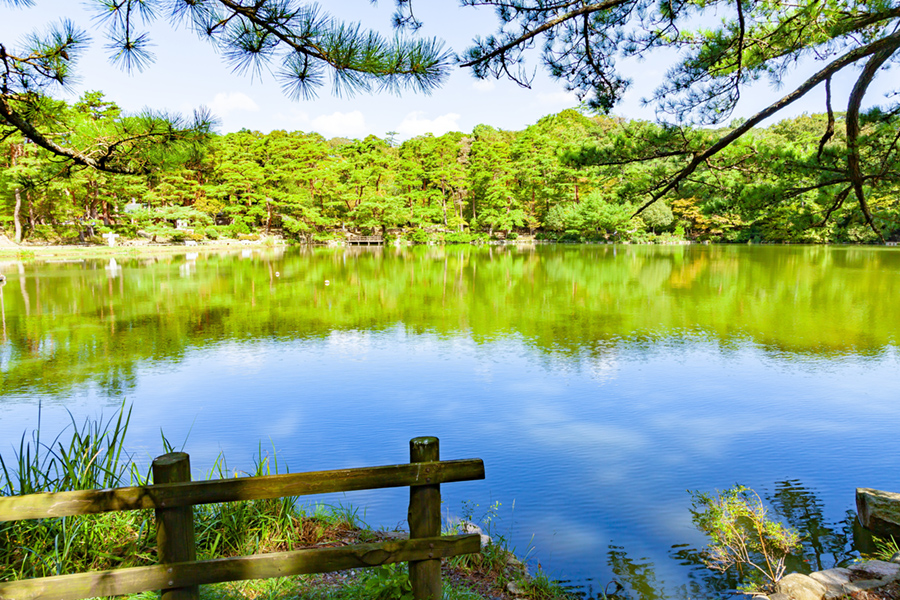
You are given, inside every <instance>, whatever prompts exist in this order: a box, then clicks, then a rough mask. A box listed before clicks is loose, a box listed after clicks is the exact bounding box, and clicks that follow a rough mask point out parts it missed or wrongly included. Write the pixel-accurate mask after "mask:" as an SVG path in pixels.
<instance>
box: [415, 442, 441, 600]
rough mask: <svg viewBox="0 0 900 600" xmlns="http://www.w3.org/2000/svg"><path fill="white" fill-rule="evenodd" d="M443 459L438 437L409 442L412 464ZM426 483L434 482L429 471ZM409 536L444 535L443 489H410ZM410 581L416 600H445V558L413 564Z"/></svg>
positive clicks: (428, 486)
mask: <svg viewBox="0 0 900 600" xmlns="http://www.w3.org/2000/svg"><path fill="white" fill-rule="evenodd" d="M438 460H440V448H439V444H438V439H437V438H436V437H418V438H413V439H411V440H409V462H411V463H418V462H433V461H438ZM425 478H426V479H425V480H426V481H431V478H430V477H429V476H428V469H427V468H426V471H425ZM408 521H409V537H410V539H414V538H423V537H435V536H439V535H441V486H440V484H435V485H420V486H414V487H410V488H409V515H408ZM409 581H410V583H411V584H412V592H413V598H415V600H441V559H440V558H437V559H433V560H414V561H413V560H411V561H409Z"/></svg>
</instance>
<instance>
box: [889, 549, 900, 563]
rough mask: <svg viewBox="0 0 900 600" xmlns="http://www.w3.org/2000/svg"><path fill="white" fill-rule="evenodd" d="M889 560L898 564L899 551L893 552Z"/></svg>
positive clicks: (899, 561) (899, 560) (899, 559)
mask: <svg viewBox="0 0 900 600" xmlns="http://www.w3.org/2000/svg"><path fill="white" fill-rule="evenodd" d="M891 562H892V563H898V564H900V552H895V553H894V555H893V556H892V557H891Z"/></svg>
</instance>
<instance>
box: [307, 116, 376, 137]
mask: <svg viewBox="0 0 900 600" xmlns="http://www.w3.org/2000/svg"><path fill="white" fill-rule="evenodd" d="M312 128H313V129H314V130H315V131H318V132H319V133H321V134H322V135H324V136H325V137H327V138H333V137H348V138H356V137H362V136H364V135H365V134H366V119H365V117H363V114H362V113H361V112H360V111H358V110H354V111H353V112H349V113H342V112H335V113H332V114H330V115H321V116H318V117H316V118H315V119H313V120H312Z"/></svg>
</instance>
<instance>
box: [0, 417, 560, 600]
mask: <svg viewBox="0 0 900 600" xmlns="http://www.w3.org/2000/svg"><path fill="white" fill-rule="evenodd" d="M130 415H131V410H130V409H127V408H126V407H125V405H124V404H123V405H122V407H121V408H120V409H119V411H118V412H117V413H116V414H115V415H113V416H112V417H111V418H109V419H107V420H104V419H103V418H102V417H100V418H99V419H96V420H92V419H87V420H85V421H84V422H83V423H82V424H81V425H79V424H78V423H77V422H76V420H75V417H74V416H72V423H71V424H70V426H69V427H68V428H67V429H66V430H65V431H64V432H62V433H60V434H59V435H57V436H56V437H55V438H54V439H53V440H52V441H45V440H44V439H42V437H41V432H40V427H39V428H38V429H37V430H35V431H34V432H33V433H32V435H31V439H30V440H29V439H28V438H27V436H26V435H25V434H23V435H22V438H21V440H20V443H19V445H18V448H17V449H16V450H15V452H14V456H13V457H12V459H11V460H9V461H7V460H4V459H3V457H2V456H0V496H11V495H23V494H34V493H43V492H62V491H70V490H83V489H94V488H98V489H99V488H112V487H120V486H126V485H146V484H148V483H149V482H150V479H151V478H150V474H149V472H144V467H143V466H142V464H141V463H140V462H139V461H135V457H134V456H133V455H130V454H129V453H128V452H127V450H126V447H125V435H126V433H127V430H128V425H129V421H130ZM64 435H65V436H68V437H64ZM162 446H163V448H164V450H165V451H172V450H173V449H172V447H171V445H170V444H169V443H168V441H167V440H166V439H165V437H163V438H162ZM279 472H284V470H283V467H281V466H280V465H279V464H278V458H277V455H276V454H275V453H274V452H273V453H272V454H271V455H263V453H262V450H260V453H259V454H258V455H257V456H256V457H255V458H254V463H253V465H252V467H251V470H250V472H243V471H236V470H232V469H230V468H229V467H228V465H227V463H226V461H225V458H224V457H223V456H221V455H220V456H219V457H218V458H217V459H216V460H215V461H214V463H213V465H212V467H211V468H210V469H209V470H208V471H207V472H206V473H205V474H204V475H203V477H204V478H206V479H220V478H227V477H235V476H247V475H251V476H260V475H271V474H277V473H279ZM472 508H474V505H470V506H467V507H464V509H465V510H471V509H472ZM495 516H496V507H491V508H489V509H488V510H487V512H486V513H485V515H483V516H477V515H472V514H468V515H465V516H464V517H463V518H462V519H461V520H460V519H457V520H452V521H451V520H448V521H447V522H446V523H445V524H444V526H443V529H444V530H445V532H448V533H460V532H467V533H474V532H477V533H483V536H482V546H483V548H482V552H481V554H479V555H471V556H460V557H455V558H452V559H447V560H445V561H444V564H443V566H442V571H443V579H444V598H445V599H447V600H484V599H487V598H490V599H492V600H498V599H499V600H508V599H511V598H513V597H524V598H531V599H534V600H567V599H569V598H572V597H574V596H572V595H571V594H570V593H569V592H567V591H566V590H565V589H564V588H562V587H561V586H560V585H559V584H558V583H557V582H555V581H553V580H551V579H550V578H549V577H548V576H547V575H546V574H544V573H543V572H541V571H540V569H538V572H537V573H535V574H534V575H530V574H529V573H528V569H527V567H526V565H525V564H524V563H523V562H521V561H520V560H519V559H517V558H516V556H515V553H514V550H513V549H512V548H510V547H509V545H508V544H507V542H506V540H505V538H504V537H503V536H502V535H499V534H498V533H497V532H496V531H495V530H494V529H493V528H492V523H491V521H492V520H493V519H494V517H495ZM476 521H478V522H480V525H476V524H475V522H476ZM482 528H483V529H484V532H482ZM194 529H195V538H196V543H197V553H198V558H200V559H201V560H202V559H210V558H219V557H231V556H240V555H249V554H263V553H269V552H279V551H285V550H297V549H301V548H308V547H338V546H346V545H350V544H354V543H366V542H375V541H382V540H386V539H395V538H399V537H404V536H405V535H406V533H405V532H404V531H399V530H397V531H389V530H386V529H378V528H373V527H370V526H369V525H367V524H366V523H365V522H364V521H363V520H362V518H361V517H360V515H359V510H358V508H356V507H352V506H349V507H348V506H343V505H338V506H329V505H324V504H313V505H308V506H304V505H301V504H299V503H298V502H297V499H296V498H279V499H274V500H256V501H244V502H233V503H223V504H215V505H200V506H196V507H194ZM155 543H156V538H155V526H154V518H153V511H151V510H140V511H129V512H113V513H101V514H97V515H84V516H80V517H66V518H58V519H40V520H30V521H13V522H0V581H12V580H19V579H29V578H36V577H47V576H53V575H63V574H70V573H78V572H85V571H97V570H106V569H117V568H126V567H133V566H143V565H151V564H155V563H156V547H155ZM201 590H202V592H201V598H203V600H213V599H215V600H245V599H247V598H251V599H257V598H272V599H274V598H285V597H291V598H296V599H297V600H331V599H335V600H336V599H337V598H346V599H349V600H363V599H374V600H378V599H383V600H389V599H397V600H401V599H405V598H406V597H407V596H406V595H405V594H406V593H407V592H409V590H410V588H409V578H408V574H407V569H406V565H405V564H403V563H400V564H396V565H384V566H381V567H375V568H370V569H358V570H352V571H341V572H336V573H328V574H321V575H313V576H297V577H289V578H288V577H285V578H276V579H268V580H255V581H245V582H232V583H226V584H218V585H211V586H203V587H202V588H201ZM131 597H132V598H151V597H155V593H152V592H148V593H144V594H138V595H135V596H131Z"/></svg>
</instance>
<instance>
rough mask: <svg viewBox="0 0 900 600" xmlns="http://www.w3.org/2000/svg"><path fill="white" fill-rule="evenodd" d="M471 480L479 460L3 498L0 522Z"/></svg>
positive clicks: (479, 471)
mask: <svg viewBox="0 0 900 600" xmlns="http://www.w3.org/2000/svg"><path fill="white" fill-rule="evenodd" d="M473 479H484V462H482V460H481V459H478V458H475V459H467V460H446V461H437V462H423V463H412V464H405V465H388V466H384V467H364V468H360V469H337V470H334V471H312V472H309V473H289V474H287V475H263V476H260V477H237V478H234V479H213V480H210V481H195V482H189V483H164V484H159V485H148V486H138V487H124V488H116V489H111V490H85V491H77V492H58V493H55V494H32V495H30V496H6V497H0V521H22V520H25V519H46V518H49V517H69V516H74V515H89V514H97V513H102V512H113V511H122V510H140V509H142V508H155V509H160V508H174V507H178V506H194V505H197V504H215V503H217V502H236V501H240V500H265V499H270V498H282V497H286V496H309V495H311V494H328V493H332V492H353V491H359V490H372V489H379V488H390V487H409V486H418V485H431V484H440V483H450V482H454V481H470V480H473Z"/></svg>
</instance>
